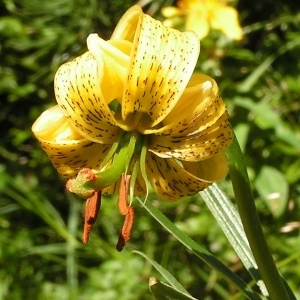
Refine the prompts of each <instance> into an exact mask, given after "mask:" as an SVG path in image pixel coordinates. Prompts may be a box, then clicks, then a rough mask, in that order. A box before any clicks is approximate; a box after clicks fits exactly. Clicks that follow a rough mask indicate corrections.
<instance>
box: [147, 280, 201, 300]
mask: <svg viewBox="0 0 300 300" xmlns="http://www.w3.org/2000/svg"><path fill="white" fill-rule="evenodd" d="M149 289H150V291H151V293H152V295H153V296H154V297H155V299H156V300H169V299H174V300H197V299H196V298H194V297H192V296H190V295H188V294H184V293H182V292H180V291H178V290H176V289H175V288H174V287H172V286H170V285H168V284H166V283H163V282H161V281H159V280H157V279H156V278H154V277H151V278H150V280H149Z"/></svg>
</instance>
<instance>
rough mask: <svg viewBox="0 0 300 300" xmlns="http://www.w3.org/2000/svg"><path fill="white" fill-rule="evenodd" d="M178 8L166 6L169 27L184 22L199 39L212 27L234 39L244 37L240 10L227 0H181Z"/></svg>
mask: <svg viewBox="0 0 300 300" xmlns="http://www.w3.org/2000/svg"><path fill="white" fill-rule="evenodd" d="M177 3H178V8H177V7H173V6H168V7H164V8H163V9H162V15H163V16H164V17H166V18H167V19H166V20H165V21H164V22H163V23H164V25H166V26H168V27H174V26H175V27H176V23H182V22H183V23H184V24H185V29H186V30H192V31H194V32H195V33H196V34H197V35H198V37H199V39H200V40H201V39H203V38H204V37H206V36H207V35H208V33H209V29H210V27H211V28H213V29H216V30H219V31H221V32H222V33H224V34H225V35H226V36H228V37H229V38H231V39H234V40H240V39H241V38H242V35H243V34H242V29H241V26H240V24H239V21H238V12H237V10H236V9H235V8H233V7H230V6H228V5H227V4H226V1H225V0H181V1H178V2H177Z"/></svg>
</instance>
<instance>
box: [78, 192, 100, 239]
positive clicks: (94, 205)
mask: <svg viewBox="0 0 300 300" xmlns="http://www.w3.org/2000/svg"><path fill="white" fill-rule="evenodd" d="M100 206H101V191H100V192H95V194H94V195H93V196H92V197H91V198H88V199H87V200H86V206H85V217H84V227H83V235H82V242H83V243H84V244H87V243H88V241H89V238H90V232H91V229H92V226H93V224H95V222H96V219H97V216H98V212H99V210H100Z"/></svg>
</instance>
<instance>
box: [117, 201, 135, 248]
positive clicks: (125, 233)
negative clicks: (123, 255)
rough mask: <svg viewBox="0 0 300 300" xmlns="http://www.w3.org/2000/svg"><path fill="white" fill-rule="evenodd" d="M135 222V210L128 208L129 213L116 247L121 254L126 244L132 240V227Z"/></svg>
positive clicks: (131, 207)
mask: <svg viewBox="0 0 300 300" xmlns="http://www.w3.org/2000/svg"><path fill="white" fill-rule="evenodd" d="M133 220H134V209H133V206H128V212H127V214H126V216H125V220H124V224H123V227H122V231H121V233H120V235H119V239H118V242H117V245H116V249H117V250H118V251H119V252H121V251H122V250H123V248H124V247H125V245H126V243H127V242H128V241H129V240H130V236H131V231H132V226H133Z"/></svg>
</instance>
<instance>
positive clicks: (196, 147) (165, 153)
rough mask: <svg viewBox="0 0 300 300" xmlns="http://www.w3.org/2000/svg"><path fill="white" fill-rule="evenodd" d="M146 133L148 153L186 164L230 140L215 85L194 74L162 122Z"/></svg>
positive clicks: (222, 147)
mask: <svg viewBox="0 0 300 300" xmlns="http://www.w3.org/2000/svg"><path fill="white" fill-rule="evenodd" d="M163 124H164V126H162V127H161V128H158V129H153V130H147V131H146V133H148V134H151V137H150V138H149V150H150V151H152V152H154V153H155V154H157V155H158V156H160V157H164V158H167V157H174V158H177V159H181V160H186V161H199V160H202V159H207V158H209V157H211V156H212V155H214V154H216V153H218V152H219V151H221V150H222V149H224V148H225V147H226V146H228V145H229V143H230V142H231V140H232V130H231V127H230V124H229V122H228V115H227V111H226V107H225V104H224V102H223V100H222V99H221V98H220V95H219V90H218V87H217V84H216V83H215V81H214V80H213V79H212V78H211V77H209V76H207V75H204V74H194V75H193V77H192V79H191V81H190V82H189V84H188V87H187V89H186V90H185V92H184V94H183V96H182V97H181V99H180V101H179V102H178V103H177V105H176V106H175V108H174V109H173V110H172V112H171V113H170V114H169V115H168V116H167V117H166V118H165V120H164V121H163Z"/></svg>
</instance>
